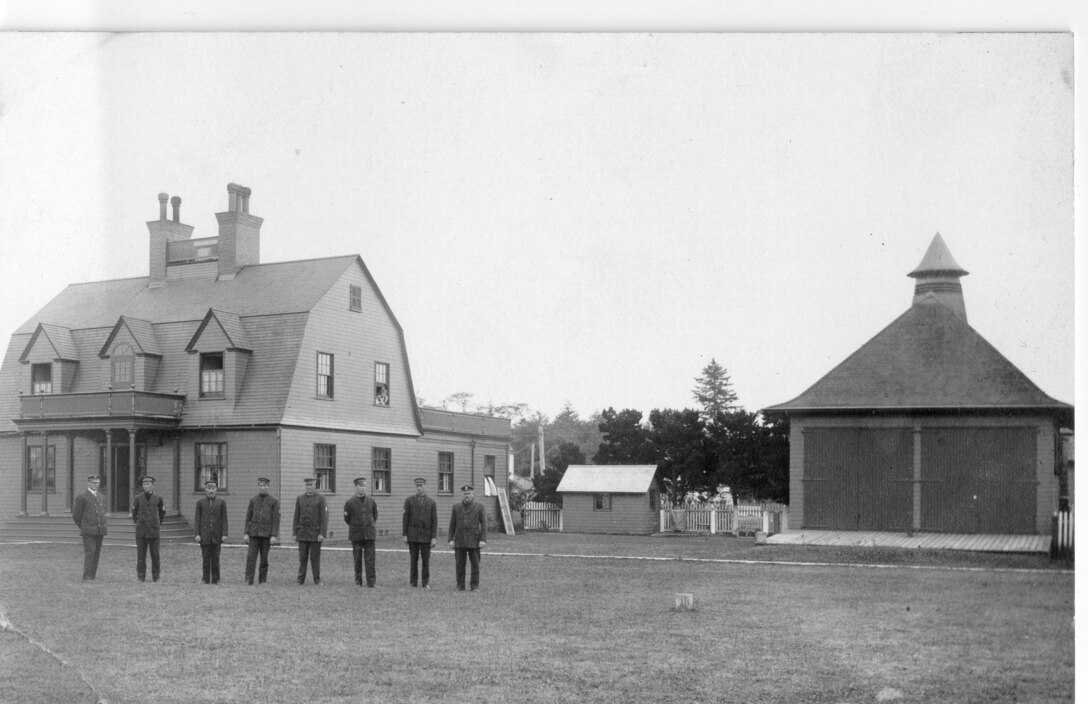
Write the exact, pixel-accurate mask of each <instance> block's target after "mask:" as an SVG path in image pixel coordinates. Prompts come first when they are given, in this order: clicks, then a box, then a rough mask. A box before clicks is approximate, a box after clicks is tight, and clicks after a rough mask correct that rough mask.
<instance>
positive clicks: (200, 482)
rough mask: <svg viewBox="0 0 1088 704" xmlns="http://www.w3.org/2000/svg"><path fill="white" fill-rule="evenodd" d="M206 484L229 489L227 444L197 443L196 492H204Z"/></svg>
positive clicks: (223, 489)
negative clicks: (213, 483)
mask: <svg viewBox="0 0 1088 704" xmlns="http://www.w3.org/2000/svg"><path fill="white" fill-rule="evenodd" d="M205 482H215V483H216V484H217V485H218V486H219V489H220V490H222V491H225V490H226V489H227V443H225V442H198V443H196V491H203V490H204V483H205Z"/></svg>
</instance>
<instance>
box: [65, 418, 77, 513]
mask: <svg viewBox="0 0 1088 704" xmlns="http://www.w3.org/2000/svg"><path fill="white" fill-rule="evenodd" d="M64 441H65V443H67V445H68V450H67V454H68V510H69V511H71V510H72V502H73V501H74V500H75V495H76V436H75V433H71V432H68V433H65V434H64Z"/></svg>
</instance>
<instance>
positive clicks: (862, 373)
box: [766, 235, 1072, 414]
mask: <svg viewBox="0 0 1088 704" xmlns="http://www.w3.org/2000/svg"><path fill="white" fill-rule="evenodd" d="M966 273H967V272H966V271H964V270H963V269H962V268H961V267H960V266H959V265H958V264H956V261H955V260H954V259H953V258H952V255H951V254H950V253H949V252H948V248H947V246H945V243H944V240H943V239H941V237H940V235H937V237H935V238H934V239H933V242H932V243H931V244H930V247H929V249H928V250H927V251H926V255H925V256H924V257H923V258H922V263H921V264H919V265H918V267H917V268H916V269H915V270H914V271H913V272H911V273H910V276H919V275H920V276H930V275H934V274H936V275H944V276H961V275H963V274H966ZM961 300H962V299H961ZM893 409H902V410H922V409H975V410H985V409H992V410H998V409H1001V410H1014V409H1021V410H1028V409H1034V410H1040V409H1046V410H1056V411H1060V412H1062V413H1063V414H1064V413H1068V412H1070V411H1071V410H1072V406H1070V405H1069V404H1067V403H1063V402H1061V401H1057V400H1055V399H1053V398H1051V397H1050V396H1047V395H1046V394H1045V393H1043V391H1042V390H1040V389H1039V387H1038V386H1036V385H1035V384H1034V383H1032V381H1031V380H1030V379H1028V377H1027V376H1026V375H1025V374H1024V373H1023V372H1021V371H1020V370H1019V369H1017V368H1016V366H1015V365H1014V364H1013V363H1012V362H1010V361H1009V360H1008V359H1006V358H1005V356H1004V355H1002V354H1001V353H1000V352H998V351H997V349H996V348H994V346H993V345H991V344H990V343H989V342H987V341H986V340H985V339H984V338H983V337H982V336H981V335H980V334H978V332H976V331H975V330H974V328H972V327H971V326H970V325H968V324H967V320H966V318H965V317H964V316H963V315H961V314H960V313H959V312H958V311H957V310H955V309H954V307H950V306H949V305H948V301H947V299H945V298H942V296H941V295H940V294H939V293H933V292H929V293H924V294H922V295H917V294H916V295H915V298H914V302H913V305H911V307H910V308H909V309H908V310H907V311H906V312H905V313H903V314H902V315H900V316H899V317H898V318H896V319H895V320H894V321H892V323H891V324H890V325H888V326H887V327H886V328H884V329H883V330H881V331H880V332H879V333H877V334H876V336H874V337H873V338H872V339H871V340H869V341H868V342H866V343H865V344H864V345H862V346H861V347H860V348H859V349H858V350H857V351H855V352H854V353H853V354H851V355H850V356H849V357H847V358H846V359H845V360H844V361H843V362H842V363H841V364H839V365H838V366H836V367H835V368H834V369H832V370H831V371H830V372H828V373H827V374H826V375H825V376H824V377H823V378H822V379H820V380H819V381H817V382H816V383H815V384H813V385H812V386H811V387H809V389H808V390H806V391H805V392H804V393H802V394H801V395H800V396H798V397H796V398H794V399H793V400H791V401H787V402H785V403H781V404H778V405H775V406H770V407H768V408H767V409H766V410H768V411H772V412H773V411H810V412H811V411H846V410H850V411H860V410H885V411H886V410H893Z"/></svg>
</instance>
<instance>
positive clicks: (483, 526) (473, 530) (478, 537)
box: [449, 500, 487, 548]
mask: <svg viewBox="0 0 1088 704" xmlns="http://www.w3.org/2000/svg"><path fill="white" fill-rule="evenodd" d="M449 539H450V540H452V541H453V547H455V548H478V547H480V543H481V542H485V543H486V542H487V516H485V515H484V507H483V504H479V503H476V501H475V500H473V501H471V502H469V503H468V504H465V502H464V501H458V502H457V504H456V505H455V506H454V507H453V511H452V512H450V532H449Z"/></svg>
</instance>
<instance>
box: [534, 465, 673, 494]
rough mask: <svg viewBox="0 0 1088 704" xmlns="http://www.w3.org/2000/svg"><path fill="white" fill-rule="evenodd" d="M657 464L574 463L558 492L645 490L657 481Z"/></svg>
mask: <svg viewBox="0 0 1088 704" xmlns="http://www.w3.org/2000/svg"><path fill="white" fill-rule="evenodd" d="M655 474H657V465H653V464H598V465H592V464H572V465H571V466H569V467H567V471H566V473H565V474H563V479H561V480H560V482H559V487H558V488H557V489H556V492H557V493H573V494H577V493H584V494H588V493H602V494H604V493H608V494H645V493H646V492H647V491H649V490H650V488H651V487H652V485H653V481H654V475H655Z"/></svg>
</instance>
